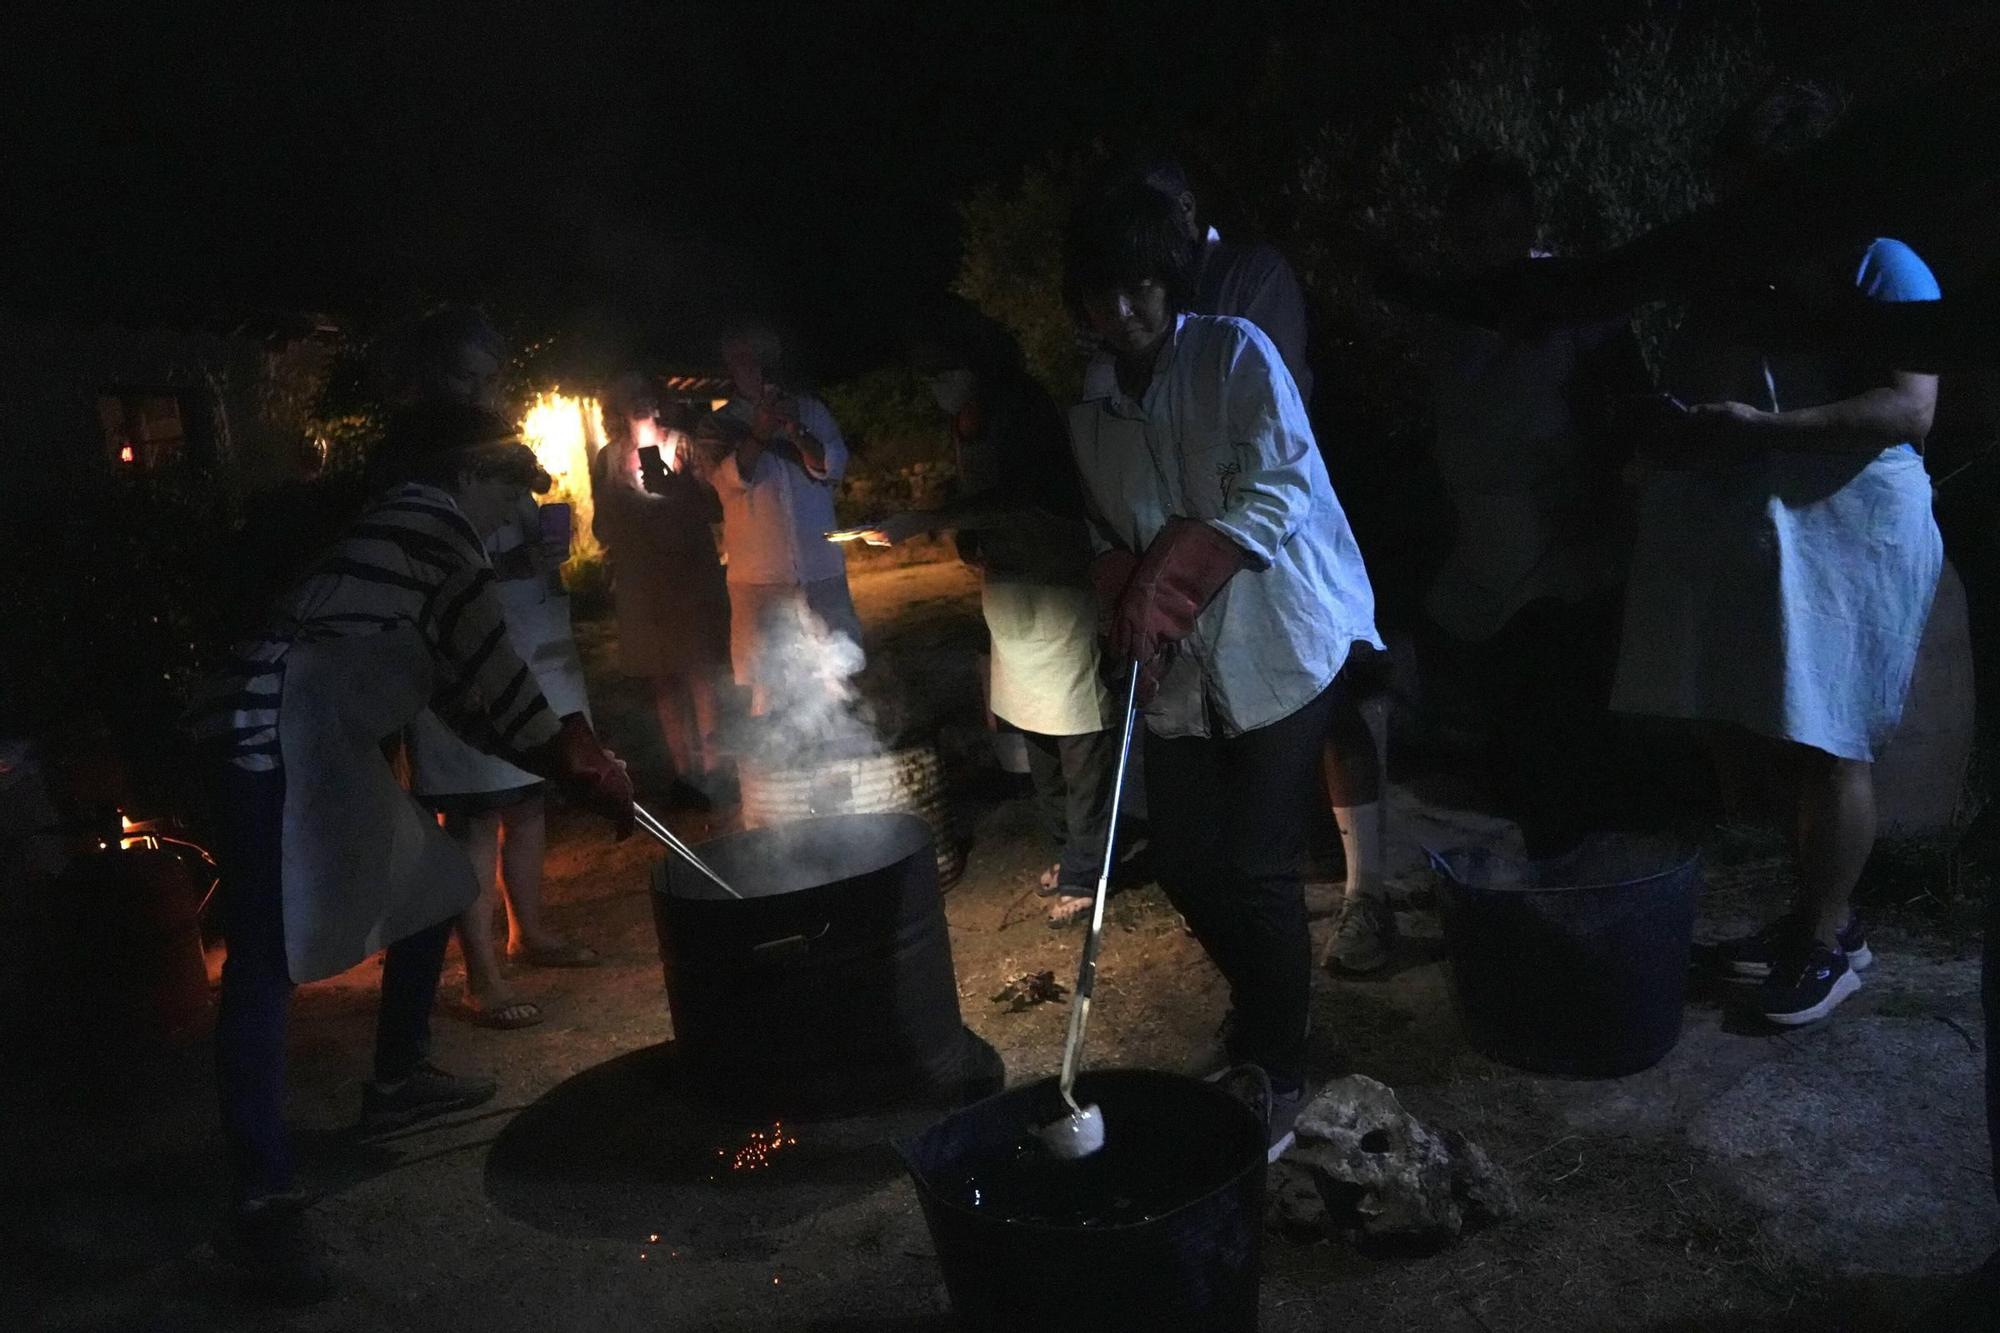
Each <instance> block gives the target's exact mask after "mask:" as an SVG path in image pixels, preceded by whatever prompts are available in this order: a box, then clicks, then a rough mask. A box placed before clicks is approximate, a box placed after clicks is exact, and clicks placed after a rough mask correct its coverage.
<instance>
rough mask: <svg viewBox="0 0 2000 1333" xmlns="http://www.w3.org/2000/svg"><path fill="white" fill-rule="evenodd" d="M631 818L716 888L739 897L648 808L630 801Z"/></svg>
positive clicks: (725, 881)
mask: <svg viewBox="0 0 2000 1333" xmlns="http://www.w3.org/2000/svg"><path fill="white" fill-rule="evenodd" d="M632 818H633V819H635V820H637V821H638V824H639V827H640V828H642V829H644V830H646V832H648V833H650V834H652V835H653V836H654V837H655V838H658V839H659V840H660V844H661V845H662V846H663V847H665V848H666V849H667V850H668V851H670V852H672V853H673V854H674V855H675V856H678V857H680V859H681V860H683V861H685V862H687V863H688V864H689V865H691V866H693V867H694V868H695V869H696V870H699V871H700V872H701V873H702V874H704V875H706V876H708V878H709V879H710V880H711V881H713V882H714V884H715V887H716V888H718V889H721V890H722V891H723V892H724V893H726V894H728V895H729V896H730V897H732V898H741V897H742V896H743V895H742V894H740V893H738V892H737V891H736V890H735V889H732V888H730V887H729V881H728V880H726V879H724V878H723V877H722V876H720V875H718V874H716V873H715V871H714V870H713V869H711V868H710V867H709V864H708V862H706V861H704V860H702V859H701V858H700V857H699V856H696V855H695V854H694V849H693V848H692V847H690V846H688V845H687V844H686V843H684V842H682V841H681V840H680V838H679V837H677V836H676V835H675V833H674V831H673V830H672V829H670V828H668V827H667V826H666V825H665V824H662V823H661V822H660V821H659V820H658V819H657V818H656V817H655V816H654V815H653V812H652V811H650V810H648V809H647V808H646V807H645V806H643V805H640V804H639V803H638V802H637V801H634V802H632Z"/></svg>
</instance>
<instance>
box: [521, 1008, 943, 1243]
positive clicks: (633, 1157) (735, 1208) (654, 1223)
mask: <svg viewBox="0 0 2000 1333" xmlns="http://www.w3.org/2000/svg"><path fill="white" fill-rule="evenodd" d="M940 1114H942V1112H941V1111H940V1110H938V1109H937V1108H934V1107H927V1106H916V1107H909V1108H904V1109H900V1110H896V1111H889V1112H883V1113H880V1114H873V1115H857V1116H848V1117H844V1118H838V1119H835V1118H828V1119H821V1120H812V1121H791V1120H785V1121H772V1120H753V1119H749V1118H746V1117H744V1116H741V1115H736V1114H731V1113H730V1112H728V1111H725V1110H721V1109H718V1108H716V1107H714V1106H712V1105H711V1104H709V1103H707V1102H705V1101H704V1100H702V1099H700V1098H698V1097H697V1096H695V1095H694V1094H693V1092H692V1090H691V1089H690V1087H689V1086H688V1081H687V1079H686V1077H685V1075H684V1074H683V1072H682V1071H681V1069H680V1067H679V1062H678V1061H677V1060H676V1059H675V1056H674V1052H673V1046H672V1043H665V1044H662V1045H659V1046H651V1047H647V1048H645V1049H643V1050H639V1051H634V1052H631V1053H630V1054H627V1055H622V1056H619V1057H618V1058H616V1059H613V1060H610V1061H607V1062H606V1063H604V1064H601V1065H598V1066H596V1067H594V1068H592V1069H587V1070H585V1071H583V1072H582V1073H580V1074H577V1075H575V1076H573V1077H572V1078H570V1079H568V1080H566V1081H564V1082H563V1083H561V1084H559V1085H557V1086H556V1087H555V1088H554V1089H552V1090H551V1091H549V1092H548V1093H547V1094H545V1095H543V1096H542V1097H540V1098H539V1099H537V1100H536V1101H535V1102H534V1103H532V1104H531V1105H529V1106H528V1107H526V1108H525V1109H523V1110H522V1111H521V1112H520V1114H519V1115H517V1116H515V1117H514V1119H513V1121H512V1122H511V1123H510V1124H509V1125H508V1126H507V1127H506V1128H505V1129H504V1130H503V1131H501V1133H500V1136H499V1138H498V1140H496V1141H495V1142H494V1144H493V1147H492V1151H491V1152H490V1153H489V1154H488V1155H487V1159H486V1174H485V1187H486V1194H487V1197H488V1198H490V1199H491V1200H492V1201H493V1202H494V1203H495V1204H496V1205H497V1206H498V1207H499V1208H500V1209H501V1211H503V1212H505V1213H506V1214H508V1215H509V1216H510V1217H513V1218H515V1219H516V1220H518V1221H521V1222H525V1223H526V1224H528V1225H529V1226H532V1227H534V1228H536V1229H537V1230H541V1231H547V1232H551V1233H554V1234H557V1235H564V1236H580V1237H599V1238H610V1239H617V1240H623V1241H637V1242H640V1243H641V1244H642V1245H643V1246H645V1247H649V1248H657V1249H658V1250H659V1251H660V1252H661V1257H662V1258H668V1257H671V1256H672V1252H673V1251H675V1250H689V1251H694V1252H698V1253H700V1254H701V1255H702V1256H703V1257H704V1258H714V1257H719V1256H723V1255H729V1256H738V1257H745V1258H748V1257H753V1256H763V1255H768V1254H770V1253H772V1252H773V1251H774V1250H775V1249H776V1248H777V1246H778V1245H779V1244H781V1240H780V1239H779V1234H778V1233H781V1232H783V1231H784V1230H785V1229H786V1228H788V1227H790V1226H792V1225H793V1224H795V1223H797V1222H800V1221H803V1220H805V1219H806V1218H808V1217H811V1216H813V1215H815V1214H820V1213H824V1212H826V1211H828V1210H831V1209H834V1208H837V1207H839V1206H841V1205H842V1204H846V1203H850V1202H852V1201H854V1200H856V1199H859V1198H861V1197H862V1196H864V1195H866V1194H869V1193H871V1192H873V1191H875V1190H877V1189H880V1188H881V1187H882V1186H883V1185H885V1184H887V1183H888V1182H889V1181H891V1180H893V1179H895V1178H896V1177H898V1176H899V1175H900V1174H901V1173H902V1165H901V1163H900V1161H899V1160H898V1158H897V1156H896V1153H895V1150H894V1149H893V1148H892V1147H891V1146H890V1145H891V1143H892V1142H893V1141H894V1140H896V1139H898V1138H904V1137H908V1136H910V1135H912V1134H914V1133H916V1132H917V1131H918V1130H920V1129H922V1128H923V1127H925V1126H926V1125H928V1124H929V1123H930V1122H931V1121H932V1120H934V1119H936V1118H937V1117H938V1116H939V1115H940Z"/></svg>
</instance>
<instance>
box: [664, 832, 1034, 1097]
mask: <svg viewBox="0 0 2000 1333" xmlns="http://www.w3.org/2000/svg"><path fill="white" fill-rule="evenodd" d="M699 850H700V853H701V856H702V858H703V859H704V860H706V861H707V862H708V863H709V864H710V865H711V866H713V867H714V868H715V870H716V872H717V873H718V874H720V875H721V876H722V877H723V878H724V879H725V880H727V881H729V883H730V884H731V885H732V886H734V887H735V888H736V890H737V891H738V892H739V893H742V894H743V895H744V898H743V900H741V901H739V900H737V899H733V898H730V897H728V896H727V895H726V894H724V893H723V892H722V890H721V889H719V888H717V887H716V886H715V885H713V884H711V883H710V882H709V881H708V880H707V879H705V878H704V877H702V875H701V874H700V873H699V872H697V871H695V870H692V869H690V868H689V867H688V866H686V865H685V864H683V863H681V862H680V861H679V860H677V859H674V858H669V859H668V860H666V861H665V862H663V863H662V865H661V867H660V869H659V871H658V872H656V874H655V876H654V882H653V889H654V892H653V921H654V924H655V926H656V927H657V928H658V931H659V940H660V962H661V965H662V967H663V968H664V970H665V973H666V983H667V1004H668V1007H669V1009H670V1010H671V1012H672V1014H673V1021H674V1042H675V1046H676V1049H677V1050H678V1051H679V1053H680V1058H681V1060H682V1062H683V1064H684V1067H685V1068H686V1069H687V1070H688V1071H689V1072H690V1074H692V1075H693V1076H694V1077H695V1078H696V1079H697V1080H698V1081H699V1082H700V1083H701V1084H702V1085H703V1087H704V1088H705V1090H706V1091H707V1092H709V1093H710V1094H711V1095H712V1096H715V1097H718V1098H719V1099H721V1100H723V1101H725V1102H728V1103H730V1104H732V1105H735V1106H738V1107H741V1108H743V1109H745V1110H756V1111H758V1112H767V1113H770V1114H774V1115H802V1114H813V1113H834V1112H849V1111H857V1110H865V1109H871V1108H876V1107H882V1106H888V1105H894V1104H898V1103H908V1102H912V1101H921V1100H938V1101H945V1102H952V1103H955V1102H957V1101H960V1100H963V1098H964V1097H965V1096H967V1095H969V1094H970V1093H973V1092H983V1091H985V1090H986V1089H987V1087H989V1086H990V1087H997V1086H999V1075H1000V1073H1001V1071H1000V1070H999V1068H998V1062H997V1057H995V1056H993V1054H992V1051H991V1048H989V1047H986V1046H985V1045H984V1044H983V1043H981V1042H979V1041H978V1040H977V1039H976V1038H974V1037H972V1036H971V1034H969V1033H968V1032H966V1030H965V1028H964V1025H963V1024H962V1023H961V1022H960V1019H959V1013H958V982H957V979H956V977H955V976H954V974H953V972H952V964H951V937H950V935H949V934H948V933H947V931H946V928H945V919H944V907H943V904H942V901H941V900H940V898H939V896H938V882H937V860H936V855H935V849H934V847H933V844H932V838H931V830H930V827H929V826H928V825H927V824H925V822H924V821H923V820H922V819H919V818H917V817H916V816H914V815H907V814H872V815H837V816H832V817H829V818H822V819H801V820H796V821H793V822H791V823H787V824H780V825H775V826H772V827H769V828H758V829H751V830H748V831H746V832H743V833H735V834H730V835H729V836H727V837H723V838H718V839H716V840H714V841H712V842H707V843H704V844H702V845H701V847H700V849H699Z"/></svg>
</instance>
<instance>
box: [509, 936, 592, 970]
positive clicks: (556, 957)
mask: <svg viewBox="0 0 2000 1333" xmlns="http://www.w3.org/2000/svg"><path fill="white" fill-rule="evenodd" d="M507 961H509V962H512V963H526V964H527V965H528V966H529V967H597V966H598V965H600V964H601V963H603V962H604V956H603V955H602V954H600V953H598V952H597V950H595V949H593V948H591V947H590V946H589V945H587V944H578V943H576V942H575V941H574V940H565V941H564V942H563V943H561V944H556V945H550V946H546V947H543V948H536V947H535V946H533V945H529V946H527V947H526V948H521V949H509V950H508V951H507Z"/></svg>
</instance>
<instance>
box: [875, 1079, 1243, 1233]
mask: <svg viewBox="0 0 2000 1333" xmlns="http://www.w3.org/2000/svg"><path fill="white" fill-rule="evenodd" d="M1135 1076H1136V1077H1137V1078H1138V1079H1141V1080H1144V1081H1147V1082H1157V1083H1161V1084H1167V1085H1171V1086H1175V1087H1180V1088H1184V1089H1188V1090H1191V1091H1196V1092H1200V1093H1202V1094H1204V1095H1208V1096H1210V1097H1211V1100H1214V1099H1220V1101H1218V1103H1217V1104H1218V1105H1220V1104H1224V1103H1226V1104H1228V1105H1231V1106H1234V1107H1235V1108H1237V1109H1238V1110H1240V1111H1241V1112H1242V1113H1243V1115H1244V1116H1245V1117H1246V1118H1247V1119H1246V1126H1245V1127H1246V1128H1247V1129H1248V1130H1250V1131H1251V1132H1252V1134H1253V1135H1254V1136H1255V1137H1254V1142H1253V1143H1252V1145H1251V1148H1250V1150H1248V1151H1246V1152H1245V1154H1244V1158H1245V1160H1244V1164H1243V1166H1242V1168H1241V1169H1240V1170H1238V1171H1235V1172H1233V1173H1231V1174H1230V1175H1229V1176H1228V1177H1226V1178H1225V1179H1223V1180H1221V1181H1220V1182H1218V1183H1217V1184H1216V1186H1215V1187H1214V1188H1213V1189H1210V1190H1205V1191H1203V1192H1202V1193H1200V1194H1197V1195H1195V1196H1193V1197H1192V1198H1189V1199H1186V1200H1184V1201H1182V1202H1180V1203H1177V1204H1175V1205H1174V1206H1173V1207H1172V1208H1169V1209H1168V1210H1167V1211H1166V1212H1164V1213H1160V1214H1158V1215H1157V1216H1154V1217H1149V1218H1147V1219H1146V1220H1145V1221H1143V1222H1113V1223H1110V1224H1107V1225H1104V1226H1090V1227H1070V1226H1061V1225H1058V1224H1056V1223H1053V1222H1036V1221H1016V1220H1014V1219H1011V1218H998V1217H994V1216H993V1215H991V1214H989V1213H982V1212H980V1211H979V1210H978V1209H976V1208H970V1207H967V1206H966V1205H965V1204H963V1203H960V1202H959V1201H958V1200H956V1199H954V1198H952V1197H950V1196H949V1195H947V1194H946V1193H945V1192H944V1191H942V1190H940V1189H938V1188H937V1186H935V1185H933V1184H932V1183H931V1181H930V1178H929V1175H928V1173H927V1172H925V1171H924V1170H922V1169H921V1168H920V1167H919V1166H918V1165H917V1163H916V1161H915V1159H914V1156H913V1149H914V1146H915V1144H916V1142H917V1140H918V1139H921V1138H923V1137H924V1135H926V1134H929V1133H931V1132H933V1131H934V1130H936V1129H937V1128H938V1127H939V1126H941V1125H944V1124H947V1123H949V1122H951V1121H953V1120H957V1119H960V1118H961V1117H965V1116H970V1115H973V1114H974V1113H976V1112H978V1111H979V1110H981V1109H982V1108H983V1107H985V1106H987V1105H989V1104H991V1103H993V1102H997V1101H1000V1100H1001V1099H1002V1098H1006V1097H1015V1096H1019V1097H1028V1096H1031V1095H1032V1094H1033V1093H1034V1091H1035V1090H1036V1089H1038V1088H1050V1089H1053V1087H1054V1086H1055V1082H1056V1080H1055V1079H1054V1078H1053V1077H1049V1078H1042V1079H1037V1080H1036V1081H1035V1082H1033V1083H1023V1084H1019V1085H1017V1086H1015V1087H1011V1088H1002V1089H1001V1090H1000V1091H998V1092H996V1093H994V1094H993V1095H992V1096H990V1097H982V1098H980V1099H979V1100H978V1101H976V1102H973V1103H971V1104H970V1105H968V1106H961V1107H960V1108H958V1109H957V1110H956V1111H953V1112H952V1113H951V1114H950V1115H947V1116H944V1117H942V1118H940V1119H938V1120H937V1121H935V1122H933V1123H932V1124H930V1125H927V1126H925V1127H924V1129H923V1130H921V1131H920V1132H918V1133H917V1134H915V1135H912V1136H911V1137H910V1138H908V1139H898V1140H897V1141H896V1142H895V1143H894V1144H893V1145H892V1146H893V1147H894V1148H895V1150H896V1155H897V1156H898V1157H900V1158H901V1159H902V1161H903V1168H904V1170H905V1171H907V1172H908V1173H909V1176H910V1180H911V1182H912V1183H913V1184H914V1185H915V1186H916V1188H917V1192H918V1193H919V1195H921V1196H922V1198H923V1201H924V1202H925V1203H926V1205H930V1204H936V1205H939V1206H942V1207H944V1208H948V1209H950V1210H951V1211H952V1212H953V1213H955V1214H957V1215H958V1216H960V1217H970V1218H976V1219H978V1220H979V1221H981V1222H984V1223H986V1224H988V1225H991V1226H1005V1227H1018V1228H1020V1229H1022V1230H1024V1231H1034V1232H1039V1233H1042V1234H1044V1235H1060V1236H1092V1235H1102V1236H1110V1235H1119V1234H1129V1233H1130V1232H1133V1231H1138V1230H1142V1229H1144V1228H1146V1227H1157V1226H1159V1225H1160V1224H1161V1223H1163V1222H1166V1221H1169V1220H1170V1219H1172V1218H1175V1217H1179V1216H1180V1215H1181V1214H1183V1213H1185V1212H1187V1211H1188V1210H1189V1209H1191V1208H1196V1207H1199V1206H1200V1205H1202V1204H1205V1203H1207V1202H1209V1201H1210V1200H1212V1199H1214V1198H1217V1197H1218V1196H1220V1195H1222V1194H1224V1193H1226V1192H1228V1191H1229V1190H1233V1189H1235V1188H1236V1187H1237V1186H1239V1185H1241V1184H1242V1183H1243V1178H1244V1177H1245V1176H1247V1175H1249V1174H1251V1173H1252V1172H1258V1173H1262V1172H1263V1171H1265V1170H1266V1169H1267V1168H1268V1166H1269V1162H1268V1161H1267V1160H1266V1158H1265V1155H1264V1150H1263V1133H1262V1131H1261V1130H1260V1129H1259V1128H1258V1126H1257V1125H1256V1123H1255V1121H1256V1114H1257V1113H1256V1112H1255V1111H1253V1110H1251V1109H1250V1108H1249V1107H1248V1106H1246V1105H1244V1104H1243V1103H1242V1102H1241V1101H1238V1100H1237V1099H1236V1098H1235V1097H1234V1096H1232V1095H1230V1094H1229V1093H1228V1092H1227V1091H1225V1090H1224V1089H1222V1088H1220V1087H1218V1086H1216V1085H1215V1084H1213V1083H1209V1082H1207V1081H1206V1080H1204V1079H1197V1078H1189V1077H1188V1076H1187V1075H1185V1074H1175V1073H1171V1072H1169V1071H1167V1070H1164V1069H1146V1068H1143V1067H1136V1068H1117V1069H1093V1070H1091V1071H1089V1072H1088V1073H1084V1074H1080V1075H1078V1077H1077V1085H1078V1095H1079V1097H1080V1098H1083V1099H1086V1100H1087V1099H1088V1097H1089V1096H1090V1095H1092V1094H1091V1093H1090V1091H1089V1086H1088V1085H1090V1084H1091V1083H1095V1082H1098V1081H1100V1080H1105V1079H1110V1080H1115V1081H1118V1082H1126V1081H1130V1080H1133V1079H1134V1078H1135ZM1259 1225H1261V1222H1260V1224H1259Z"/></svg>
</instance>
